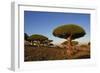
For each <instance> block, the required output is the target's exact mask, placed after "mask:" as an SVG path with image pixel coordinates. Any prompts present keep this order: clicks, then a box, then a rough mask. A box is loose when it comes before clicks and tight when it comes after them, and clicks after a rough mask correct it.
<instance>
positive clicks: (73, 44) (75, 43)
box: [61, 41, 78, 46]
mask: <svg viewBox="0 0 100 73" xmlns="http://www.w3.org/2000/svg"><path fill="white" fill-rule="evenodd" d="M71 43H72V46H75V45H78V41H71ZM61 44H62V45H66V44H68V41H64V42H62V43H61Z"/></svg>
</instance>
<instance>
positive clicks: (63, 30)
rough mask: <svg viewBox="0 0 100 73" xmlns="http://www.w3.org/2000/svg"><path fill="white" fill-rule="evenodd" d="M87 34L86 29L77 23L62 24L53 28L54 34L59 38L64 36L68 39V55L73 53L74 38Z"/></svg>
mask: <svg viewBox="0 0 100 73" xmlns="http://www.w3.org/2000/svg"><path fill="white" fill-rule="evenodd" d="M85 34H86V32H85V30H84V29H83V28H82V27H80V26H79V25H76V24H65V25H61V26H59V27H57V28H55V29H54V30H53V35H54V36H56V37H59V38H64V39H66V40H67V41H68V43H67V44H66V46H67V55H69V56H71V55H72V53H73V52H72V40H74V39H76V38H80V37H83V36H84V35H85Z"/></svg>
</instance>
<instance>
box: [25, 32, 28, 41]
mask: <svg viewBox="0 0 100 73" xmlns="http://www.w3.org/2000/svg"><path fill="white" fill-rule="evenodd" d="M28 38H29V35H28V34H27V33H24V40H26V41H27V40H28Z"/></svg>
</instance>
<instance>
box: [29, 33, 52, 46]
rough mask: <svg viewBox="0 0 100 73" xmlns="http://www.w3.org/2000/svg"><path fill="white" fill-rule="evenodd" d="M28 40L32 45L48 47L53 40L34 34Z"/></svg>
mask: <svg viewBox="0 0 100 73" xmlns="http://www.w3.org/2000/svg"><path fill="white" fill-rule="evenodd" d="M28 40H30V41H31V43H33V44H36V45H38V46H41V45H48V43H49V42H51V40H49V39H48V38H47V37H46V36H44V35H41V34H33V35H31V36H30V37H29V39H28Z"/></svg>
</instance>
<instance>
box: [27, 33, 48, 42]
mask: <svg viewBox="0 0 100 73" xmlns="http://www.w3.org/2000/svg"><path fill="white" fill-rule="evenodd" d="M29 40H31V41H35V40H36V41H43V40H48V38H47V37H46V36H43V35H40V34H34V35H31V36H30V37H29Z"/></svg>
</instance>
